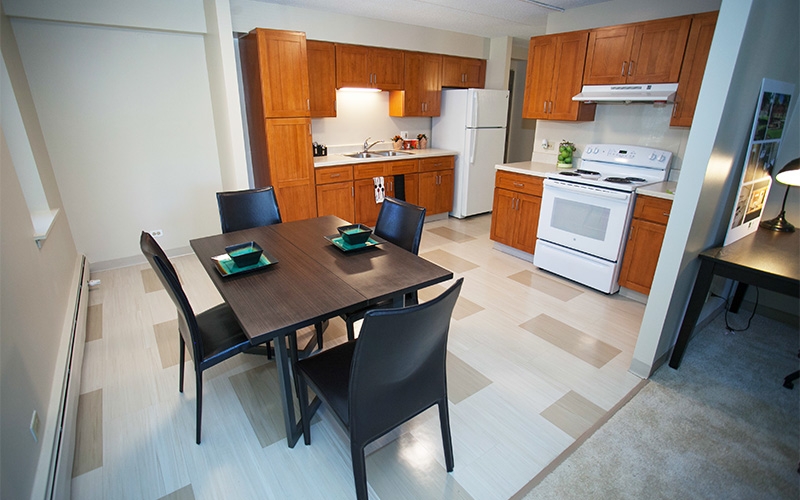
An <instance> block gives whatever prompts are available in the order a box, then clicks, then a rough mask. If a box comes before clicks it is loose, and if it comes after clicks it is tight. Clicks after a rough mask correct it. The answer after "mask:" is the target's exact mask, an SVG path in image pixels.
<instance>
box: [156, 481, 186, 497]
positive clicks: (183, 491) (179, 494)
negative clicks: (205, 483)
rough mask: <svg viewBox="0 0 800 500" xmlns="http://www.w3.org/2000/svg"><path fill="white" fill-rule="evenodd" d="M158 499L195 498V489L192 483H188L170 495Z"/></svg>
mask: <svg viewBox="0 0 800 500" xmlns="http://www.w3.org/2000/svg"><path fill="white" fill-rule="evenodd" d="M158 500H195V498H194V491H192V485H191V484H187V485H186V486H184V487H183V488H181V489H179V490H175V491H173V492H172V493H170V494H169V495H164V496H163V497H161V498H159V499H158Z"/></svg>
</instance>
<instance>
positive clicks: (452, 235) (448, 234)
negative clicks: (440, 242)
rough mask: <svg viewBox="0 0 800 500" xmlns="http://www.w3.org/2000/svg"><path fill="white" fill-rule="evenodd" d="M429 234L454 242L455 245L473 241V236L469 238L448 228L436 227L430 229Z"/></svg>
mask: <svg viewBox="0 0 800 500" xmlns="http://www.w3.org/2000/svg"><path fill="white" fill-rule="evenodd" d="M429 232H431V233H433V234H437V235H439V236H441V237H442V238H447V239H448V240H452V241H455V242H456V243H463V242H465V241H472V240H474V239H475V237H474V236H470V235H468V234H465V233H462V232H459V231H455V230H453V229H450V228H449V227H436V228H433V229H431V230H430V231H429Z"/></svg>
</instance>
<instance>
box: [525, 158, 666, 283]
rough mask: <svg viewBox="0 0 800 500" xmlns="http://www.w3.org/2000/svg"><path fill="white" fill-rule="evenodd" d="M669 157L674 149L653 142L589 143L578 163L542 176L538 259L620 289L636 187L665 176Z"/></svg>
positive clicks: (573, 277)
mask: <svg viewBox="0 0 800 500" xmlns="http://www.w3.org/2000/svg"><path fill="white" fill-rule="evenodd" d="M671 161H672V153H670V152H669V151H663V150H659V149H654V148H647V147H641V146H625V145H620V144H589V145H587V146H586V149H585V150H584V152H583V155H582V159H581V164H580V167H579V168H578V169H574V170H573V169H570V170H564V171H560V172H556V173H552V174H550V175H548V176H547V179H545V181H544V190H543V192H542V207H541V212H540V215H539V229H538V233H537V238H538V239H537V242H536V253H535V254H534V256H533V263H534V265H536V266H537V267H540V268H542V269H545V270H547V271H550V272H552V273H555V274H558V275H560V276H563V277H565V278H569V279H571V280H573V281H577V282H579V283H582V284H584V285H586V286H589V287H592V288H595V289H597V290H600V291H601V292H605V293H609V294H610V293H615V292H617V291H618V290H619V284H618V282H617V280H618V278H619V271H620V267H621V265H622V254H623V251H624V249H625V243H626V241H627V238H628V231H629V228H630V220H631V214H632V213H633V205H634V200H635V197H636V195H635V193H634V191H635V190H636V188H638V187H641V186H646V185H648V184H653V183H656V182H662V181H665V180H667V176H668V175H669V166H670V163H671Z"/></svg>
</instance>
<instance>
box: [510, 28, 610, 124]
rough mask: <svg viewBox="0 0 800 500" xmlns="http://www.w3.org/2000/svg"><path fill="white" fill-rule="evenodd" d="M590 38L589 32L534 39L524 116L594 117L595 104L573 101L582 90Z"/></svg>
mask: <svg viewBox="0 0 800 500" xmlns="http://www.w3.org/2000/svg"><path fill="white" fill-rule="evenodd" d="M588 38H589V32H588V31H574V32H570V33H562V34H558V35H547V36H539V37H533V38H531V41H530V46H529V49H528V69H527V76H526V79H525V99H524V107H523V113H522V116H523V118H534V119H549V120H571V121H577V120H593V119H594V113H595V107H596V105H595V104H586V103H583V102H578V101H573V100H572V96H574V95H576V94H578V93H579V92H580V91H581V80H582V77H583V68H584V63H585V60H586V46H587V41H588Z"/></svg>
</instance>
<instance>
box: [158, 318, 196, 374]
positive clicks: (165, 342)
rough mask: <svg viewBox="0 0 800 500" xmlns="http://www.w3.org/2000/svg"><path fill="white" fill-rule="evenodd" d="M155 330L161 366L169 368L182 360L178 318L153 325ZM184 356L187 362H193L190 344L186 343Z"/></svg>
mask: <svg viewBox="0 0 800 500" xmlns="http://www.w3.org/2000/svg"><path fill="white" fill-rule="evenodd" d="M153 332H154V333H155V335H156V345H157V346H158V354H159V357H160V358H161V368H169V367H170V366H175V365H177V364H178V363H179V362H180V354H181V353H180V349H181V342H180V338H179V335H180V333H178V320H177V319H173V320H171V321H167V322H165V323H158V324H156V325H153ZM184 356H185V360H186V362H187V363H189V364H191V363H192V357H191V355H190V354H189V345H186V352H185V354H184Z"/></svg>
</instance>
